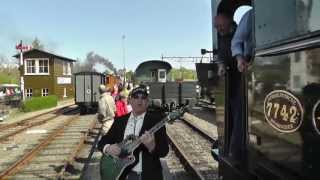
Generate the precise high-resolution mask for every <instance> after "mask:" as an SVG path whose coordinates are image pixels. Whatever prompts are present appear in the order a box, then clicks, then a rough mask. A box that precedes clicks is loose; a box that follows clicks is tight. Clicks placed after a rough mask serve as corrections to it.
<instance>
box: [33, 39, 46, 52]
mask: <svg viewBox="0 0 320 180" xmlns="http://www.w3.org/2000/svg"><path fill="white" fill-rule="evenodd" d="M32 47H33V48H35V49H40V50H43V49H44V46H43V44H41V43H40V40H39V39H38V38H37V37H36V38H35V39H34V40H33V42H32Z"/></svg>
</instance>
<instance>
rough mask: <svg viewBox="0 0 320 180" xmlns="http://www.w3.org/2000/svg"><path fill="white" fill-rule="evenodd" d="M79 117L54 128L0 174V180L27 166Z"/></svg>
mask: <svg viewBox="0 0 320 180" xmlns="http://www.w3.org/2000/svg"><path fill="white" fill-rule="evenodd" d="M78 118H79V115H77V116H74V117H71V118H69V119H68V120H67V121H66V122H65V123H63V124H62V125H61V126H59V127H58V128H56V129H55V130H54V132H52V133H51V134H50V135H49V136H48V137H47V138H45V139H44V140H43V141H42V142H41V143H40V144H38V145H37V146H36V147H34V148H33V149H32V150H31V151H29V152H27V153H26V154H25V155H24V156H23V157H22V158H20V159H19V160H18V161H16V162H15V163H14V164H12V165H11V166H10V167H8V168H7V169H6V170H4V171H3V172H1V174H0V179H5V178H8V177H9V176H12V175H14V174H16V173H17V172H18V171H19V170H20V169H21V168H22V167H24V166H25V165H27V164H28V162H29V161H30V160H32V159H33V158H34V156H35V155H37V153H38V152H39V151H41V150H42V149H44V148H45V147H46V146H48V145H49V144H50V143H51V142H52V141H53V140H54V139H55V138H56V137H57V136H58V135H59V134H61V133H63V132H64V130H65V128H66V127H67V126H69V125H70V124H71V122H73V121H74V120H76V119H78Z"/></svg>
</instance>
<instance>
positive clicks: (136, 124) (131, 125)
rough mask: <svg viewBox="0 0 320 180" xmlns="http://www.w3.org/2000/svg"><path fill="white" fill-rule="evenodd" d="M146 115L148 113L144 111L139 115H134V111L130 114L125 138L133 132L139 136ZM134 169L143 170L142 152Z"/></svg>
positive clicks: (136, 170) (138, 171)
mask: <svg viewBox="0 0 320 180" xmlns="http://www.w3.org/2000/svg"><path fill="white" fill-rule="evenodd" d="M145 115H146V113H143V114H141V115H139V116H134V115H133V113H131V114H130V117H129V119H128V123H127V126H126V129H125V131H124V139H125V138H126V137H127V136H129V135H131V134H134V135H135V136H139V133H140V131H141V128H142V124H143V119H144V116H145ZM132 171H135V172H137V173H141V172H142V152H140V153H139V162H138V163H137V164H136V165H135V166H134V167H133V168H132Z"/></svg>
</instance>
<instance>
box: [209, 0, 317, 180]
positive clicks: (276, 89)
mask: <svg viewBox="0 0 320 180" xmlns="http://www.w3.org/2000/svg"><path fill="white" fill-rule="evenodd" d="M211 3H212V15H213V16H215V15H216V14H217V13H219V12H223V11H228V12H233V13H234V12H235V11H236V9H237V8H238V7H240V6H242V5H251V6H252V7H253V14H252V18H253V22H254V23H253V26H252V27H248V28H252V30H253V37H254V42H253V43H254V53H255V56H254V58H253V59H252V61H251V64H250V67H249V70H248V71H247V72H245V73H242V75H241V76H242V77H241V78H242V80H241V85H242V88H241V94H242V95H241V97H242V99H241V106H240V108H241V111H242V112H243V116H242V118H241V119H239V121H241V122H242V125H241V126H242V128H243V129H244V131H243V132H242V134H241V139H242V140H241V143H242V149H243V151H242V152H241V158H242V161H241V162H240V164H236V163H235V162H234V161H231V160H230V159H229V158H228V150H229V145H230V140H231V136H232V126H233V124H232V120H231V118H230V117H231V111H230V110H229V108H228V107H229V101H228V98H229V92H230V91H229V89H228V86H226V84H228V81H229V79H228V76H220V77H219V78H218V79H217V82H216V83H215V84H214V86H215V87H214V88H215V91H214V92H215V94H214V95H215V97H216V98H219V99H220V100H219V101H217V102H216V106H217V108H216V113H215V114H216V116H215V121H216V122H217V127H218V134H219V139H218V142H219V143H217V145H218V148H217V149H215V148H214V149H213V151H212V152H213V155H214V157H216V158H217V159H218V161H219V174H220V177H221V178H223V179H224V180H229V179H230V180H231V179H244V180H248V179H253V180H267V179H268V180H269V179H273V180H298V179H306V180H307V179H308V180H313V179H320V174H319V170H320V155H319V153H318V152H320V130H319V129H320V74H319V72H320V71H319V70H320V58H319V57H320V49H319V45H320V43H319V42H320V22H319V18H320V13H319V12H320V9H319V7H320V1H312V0H291V1H278V0H268V1H253V2H251V1H250V0H212V1H211ZM270 12H272V13H270ZM212 29H213V49H217V48H218V44H219V43H218V41H219V40H220V39H219V36H218V34H217V32H216V30H215V29H214V28H212ZM213 66H216V65H213ZM211 70H212V71H213V72H214V73H215V74H217V70H216V68H212V69H211ZM216 77H218V76H216Z"/></svg>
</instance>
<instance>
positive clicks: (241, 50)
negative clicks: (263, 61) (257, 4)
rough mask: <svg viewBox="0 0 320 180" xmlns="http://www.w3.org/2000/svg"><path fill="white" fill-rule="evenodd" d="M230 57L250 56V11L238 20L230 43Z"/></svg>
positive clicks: (251, 43) (251, 44)
mask: <svg viewBox="0 0 320 180" xmlns="http://www.w3.org/2000/svg"><path fill="white" fill-rule="evenodd" d="M231 51H232V57H235V56H237V55H241V56H244V57H246V56H252V52H253V42H252V9H250V10H249V11H247V12H246V13H245V14H244V15H243V17H242V18H241V20H240V23H239V25H238V28H237V30H236V32H235V34H234V36H233V38H232V41H231Z"/></svg>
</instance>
